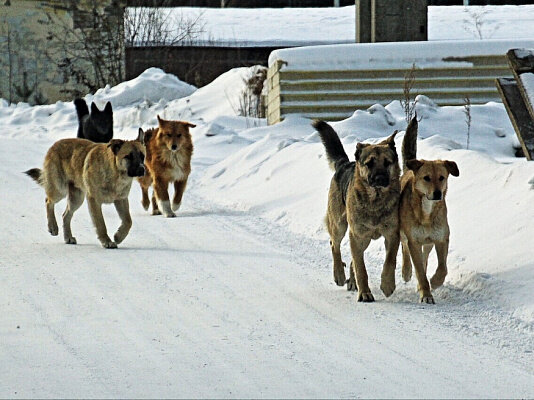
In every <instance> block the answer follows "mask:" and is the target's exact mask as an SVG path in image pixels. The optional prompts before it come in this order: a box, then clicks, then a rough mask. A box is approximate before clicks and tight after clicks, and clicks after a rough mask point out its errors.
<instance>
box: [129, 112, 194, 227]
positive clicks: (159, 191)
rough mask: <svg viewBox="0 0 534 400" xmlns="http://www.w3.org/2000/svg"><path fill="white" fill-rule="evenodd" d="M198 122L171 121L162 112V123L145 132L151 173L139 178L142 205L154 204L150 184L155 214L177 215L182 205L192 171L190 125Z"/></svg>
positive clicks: (148, 167) (146, 206)
mask: <svg viewBox="0 0 534 400" xmlns="http://www.w3.org/2000/svg"><path fill="white" fill-rule="evenodd" d="M195 126H196V125H194V124H191V123H189V122H185V121H167V120H164V119H161V118H160V117H159V115H158V127H157V128H152V129H148V130H147V131H146V132H145V145H146V160H145V165H146V167H147V169H148V174H146V175H145V176H143V177H141V178H138V181H139V184H140V185H141V190H142V193H143V199H142V202H141V203H142V205H143V207H144V209H145V210H148V207H149V205H150V201H149V197H148V188H149V187H150V186H153V187H154V191H153V194H152V215H160V214H162V213H163V215H164V216H165V217H176V214H175V213H174V212H175V211H177V210H178V208H179V207H180V205H181V202H182V196H183V194H184V191H185V188H186V186H187V180H188V177H189V174H190V173H191V157H192V155H193V140H192V137H191V133H190V132H189V128H194V127H195ZM169 184H173V185H174V197H173V200H172V204H171V202H170V198H169V192H168V187H169Z"/></svg>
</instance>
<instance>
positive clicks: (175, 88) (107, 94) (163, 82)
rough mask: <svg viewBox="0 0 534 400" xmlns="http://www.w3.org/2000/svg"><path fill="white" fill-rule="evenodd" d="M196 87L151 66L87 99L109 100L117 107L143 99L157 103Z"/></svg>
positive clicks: (189, 93) (185, 93)
mask: <svg viewBox="0 0 534 400" xmlns="http://www.w3.org/2000/svg"><path fill="white" fill-rule="evenodd" d="M195 90H196V87H195V86H193V85H190V84H188V83H185V82H182V81H181V80H180V79H178V78H177V77H176V76H174V75H172V74H167V73H165V72H164V71H163V70H162V69H160V68H149V69H147V70H146V71H144V72H143V73H142V74H141V75H139V76H138V77H137V78H134V79H131V80H129V81H126V82H122V83H119V84H118V85H117V86H114V87H110V86H109V85H108V86H106V87H105V88H103V89H99V90H98V91H97V92H96V93H95V95H94V96H87V97H88V99H87V101H94V102H95V103H97V104H102V105H104V104H105V103H106V102H107V101H110V102H111V104H112V105H113V106H114V107H115V108H117V107H124V106H129V105H132V104H135V103H140V102H142V101H147V102H151V103H157V102H159V101H161V100H162V99H164V100H166V101H171V100H176V99H180V98H182V97H186V96H189V95H191V94H192V93H193V92H194V91H195Z"/></svg>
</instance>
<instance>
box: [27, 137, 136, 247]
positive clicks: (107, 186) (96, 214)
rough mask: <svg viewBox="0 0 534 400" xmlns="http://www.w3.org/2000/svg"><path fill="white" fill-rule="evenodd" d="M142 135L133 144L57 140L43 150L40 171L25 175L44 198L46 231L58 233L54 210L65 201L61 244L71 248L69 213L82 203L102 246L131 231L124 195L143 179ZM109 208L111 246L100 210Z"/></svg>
mask: <svg viewBox="0 0 534 400" xmlns="http://www.w3.org/2000/svg"><path fill="white" fill-rule="evenodd" d="M144 158H145V146H144V144H143V131H141V130H140V132H139V136H138V137H137V139H136V140H129V141H125V140H120V139H113V140H111V141H110V142H109V143H94V142H91V141H89V140H86V139H63V140H59V141H57V142H56V143H54V145H52V147H51V148H50V149H49V150H48V152H47V154H46V157H45V160H44V167H43V169H42V170H41V169H39V168H32V169H30V170H28V171H26V174H27V175H29V176H30V177H32V178H33V179H34V180H35V181H36V182H37V183H38V184H39V185H41V186H43V188H44V189H45V192H46V215H47V218H48V231H49V232H50V233H51V234H52V236H57V235H58V233H59V230H58V225H57V222H56V216H55V212H54V206H55V204H56V203H57V202H59V201H60V200H62V199H64V198H65V197H67V208H66V209H65V212H64V213H63V235H64V239H65V243H67V244H76V239H75V238H74V237H73V236H72V232H71V228H70V222H71V219H72V215H73V214H74V212H75V211H76V210H77V209H78V208H79V207H80V206H81V205H82V203H83V200H84V198H85V197H87V203H88V205H89V213H90V215H91V219H92V220H93V224H94V226H95V228H96V233H97V236H98V239H99V240H100V242H101V243H102V246H103V247H105V248H108V249H111V248H116V247H117V244H118V243H121V242H122V241H123V240H124V238H125V237H126V235H127V234H128V232H129V231H130V228H131V226H132V218H131V217H130V210H129V204H128V194H129V193H130V187H131V185H132V181H133V178H134V177H138V176H143V175H144V174H145V167H144ZM104 203H113V204H114V205H115V208H116V209H117V213H118V214H119V217H120V219H121V225H120V227H119V229H118V230H117V232H116V233H115V236H114V241H112V240H111V239H110V238H109V236H108V234H107V230H106V224H105V222H104V217H103V215H102V204H104Z"/></svg>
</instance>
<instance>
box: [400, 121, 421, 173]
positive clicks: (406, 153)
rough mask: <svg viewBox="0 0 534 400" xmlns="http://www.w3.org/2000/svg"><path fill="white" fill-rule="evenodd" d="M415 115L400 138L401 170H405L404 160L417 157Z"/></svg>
mask: <svg viewBox="0 0 534 400" xmlns="http://www.w3.org/2000/svg"><path fill="white" fill-rule="evenodd" d="M418 125H419V124H418V122H417V115H415V116H414V117H413V118H412V119H411V121H410V123H409V124H408V127H407V128H406V133H405V134H404V139H403V140H402V170H403V171H405V170H406V161H408V160H413V159H415V158H417V130H418Z"/></svg>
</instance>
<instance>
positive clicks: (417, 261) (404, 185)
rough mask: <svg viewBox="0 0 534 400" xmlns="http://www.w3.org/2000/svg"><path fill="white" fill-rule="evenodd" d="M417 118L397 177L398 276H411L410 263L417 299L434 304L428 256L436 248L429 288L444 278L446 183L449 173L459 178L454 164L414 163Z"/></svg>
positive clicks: (405, 142)
mask: <svg viewBox="0 0 534 400" xmlns="http://www.w3.org/2000/svg"><path fill="white" fill-rule="evenodd" d="M417 130H418V123H417V117H414V118H413V119H412V120H411V121H410V124H409V125H408V128H407V129H406V134H405V135H404V139H403V141H402V158H403V170H404V171H403V175H402V178H401V200H400V209H399V215H400V226H401V240H402V277H403V279H404V280H405V281H406V282H408V281H409V280H410V279H411V277H412V262H411V261H413V266H414V269H415V275H416V277H417V281H418V285H417V289H418V291H419V296H420V300H421V302H423V303H429V304H434V297H433V296H432V293H431V292H430V285H429V283H428V279H427V277H426V270H427V264H428V256H429V254H430V252H431V251H432V248H433V247H434V246H436V253H437V256H438V268H437V269H436V272H435V273H434V275H433V276H432V278H431V279H430V284H431V285H432V288H433V289H435V288H437V287H439V286H441V285H442V284H443V282H444V281H445V277H446V276H447V254H448V252H449V235H450V231H449V223H448V221H447V205H446V203H445V196H446V194H447V181H448V178H449V174H450V175H452V176H459V175H460V171H459V170H458V166H457V165H456V163H455V162H454V161H449V160H434V161H427V160H417V159H416V156H417Z"/></svg>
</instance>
